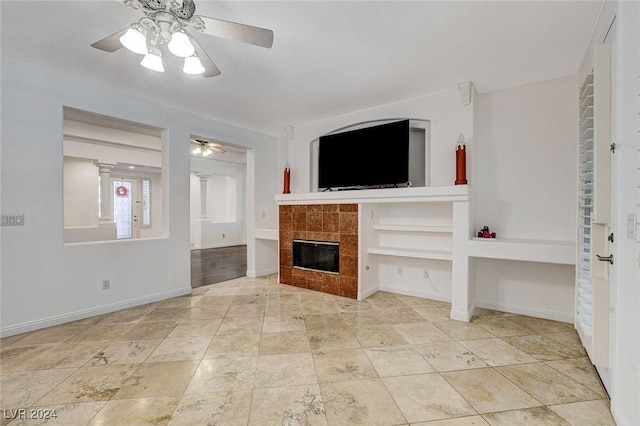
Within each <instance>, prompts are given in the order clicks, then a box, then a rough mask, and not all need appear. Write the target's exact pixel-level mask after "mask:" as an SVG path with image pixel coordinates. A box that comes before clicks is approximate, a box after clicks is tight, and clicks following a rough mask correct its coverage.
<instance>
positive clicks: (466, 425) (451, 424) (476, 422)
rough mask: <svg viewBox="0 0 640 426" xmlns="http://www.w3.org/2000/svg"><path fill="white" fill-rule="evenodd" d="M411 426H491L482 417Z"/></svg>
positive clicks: (413, 424)
mask: <svg viewBox="0 0 640 426" xmlns="http://www.w3.org/2000/svg"><path fill="white" fill-rule="evenodd" d="M411 426H489V423H487V422H486V421H485V420H484V419H483V418H482V417H480V416H468V417H457V418H454V419H446V420H435V421H433V422H424V423H423V422H421V423H411Z"/></svg>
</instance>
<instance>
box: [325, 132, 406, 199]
mask: <svg viewBox="0 0 640 426" xmlns="http://www.w3.org/2000/svg"><path fill="white" fill-rule="evenodd" d="M318 151H319V152H318V187H319V189H320V190H332V189H345V188H349V189H360V188H367V187H369V188H371V187H386V186H396V185H404V184H406V183H407V182H408V181H409V120H402V121H396V122H392V123H387V124H381V125H378V126H372V127H365V128H363V129H357V130H351V131H347V132H342V133H334V134H331V135H326V136H321V137H320V139H319V148H318Z"/></svg>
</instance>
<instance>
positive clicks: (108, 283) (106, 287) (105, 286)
mask: <svg viewBox="0 0 640 426" xmlns="http://www.w3.org/2000/svg"><path fill="white" fill-rule="evenodd" d="M109 287H111V281H110V280H102V289H103V290H109Z"/></svg>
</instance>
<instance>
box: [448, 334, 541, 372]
mask: <svg viewBox="0 0 640 426" xmlns="http://www.w3.org/2000/svg"><path fill="white" fill-rule="evenodd" d="M460 344H461V345H462V346H464V347H465V348H467V349H469V350H470V351H471V352H472V353H473V354H475V355H476V356H477V357H478V358H480V359H481V360H482V361H484V362H486V363H487V364H489V365H490V366H492V367H495V366H498V365H510V364H522V363H528V362H536V361H537V360H536V359H535V358H533V357H532V356H530V355H527V354H526V353H525V352H522V351H521V350H520V349H518V348H516V347H514V346H512V345H510V344H508V343H507V342H505V341H504V340H502V339H498V338H496V339H481V340H463V341H461V342H460Z"/></svg>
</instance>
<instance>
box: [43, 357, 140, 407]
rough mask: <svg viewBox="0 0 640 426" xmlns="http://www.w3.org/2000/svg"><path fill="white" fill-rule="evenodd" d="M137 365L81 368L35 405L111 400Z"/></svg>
mask: <svg viewBox="0 0 640 426" xmlns="http://www.w3.org/2000/svg"><path fill="white" fill-rule="evenodd" d="M137 368H138V364H111V365H103V366H99V367H81V368H79V369H78V370H76V371H75V372H74V373H72V374H71V375H70V376H68V377H67V378H66V379H65V380H63V381H62V382H61V383H60V384H59V385H58V386H56V387H54V388H53V389H52V390H51V391H50V392H49V393H47V394H46V395H45V396H44V397H43V398H41V399H40V400H39V401H38V402H37V405H58V404H69V403H77V402H89V401H107V400H109V399H111V398H112V397H113V396H114V395H115V394H116V393H117V392H118V391H119V390H120V388H121V387H122V385H123V384H124V383H125V382H126V381H127V379H128V378H129V377H130V376H131V375H132V374H133V373H134V372H135V371H136V369H137Z"/></svg>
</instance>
